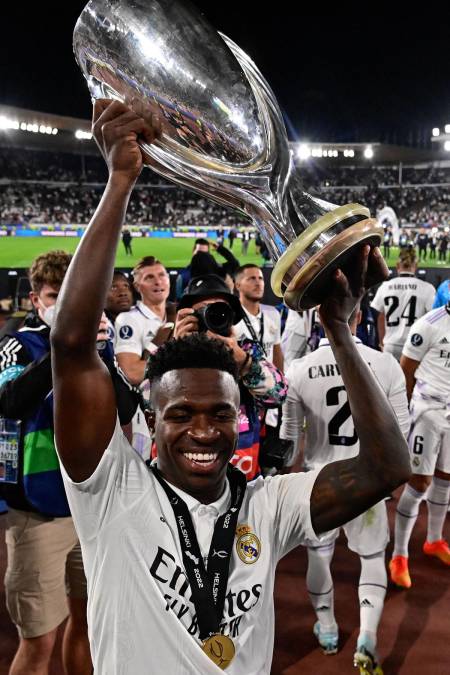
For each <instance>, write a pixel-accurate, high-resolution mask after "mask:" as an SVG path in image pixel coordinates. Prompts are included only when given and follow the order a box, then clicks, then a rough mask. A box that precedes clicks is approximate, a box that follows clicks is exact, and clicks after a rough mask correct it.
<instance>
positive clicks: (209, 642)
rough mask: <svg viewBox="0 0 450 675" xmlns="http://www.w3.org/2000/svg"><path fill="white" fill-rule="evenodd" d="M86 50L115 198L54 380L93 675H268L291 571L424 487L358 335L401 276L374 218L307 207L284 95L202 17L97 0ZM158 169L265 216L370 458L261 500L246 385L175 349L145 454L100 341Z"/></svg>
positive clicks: (155, 382)
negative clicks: (283, 583) (124, 418)
mask: <svg viewBox="0 0 450 675" xmlns="http://www.w3.org/2000/svg"><path fill="white" fill-rule="evenodd" d="M74 51H75V54H76V58H77V60H78V63H79V65H80V67H81V69H82V71H83V73H84V75H85V77H86V80H87V82H88V85H89V88H90V91H91V94H92V96H93V98H94V99H97V100H96V101H95V103H94V117H93V119H94V123H93V133H94V136H95V139H96V142H97V144H98V146H99V148H100V151H101V153H102V154H103V157H104V158H105V161H106V163H107V166H108V170H109V180H108V184H107V186H106V189H105V192H104V195H103V197H102V200H101V202H100V204H99V207H98V208H97V211H96V213H95V214H94V216H93V219H92V221H91V224H90V226H89V228H88V230H87V231H86V234H85V236H84V237H83V239H82V242H81V243H80V245H79V247H78V250H77V253H76V254H75V256H74V259H73V261H72V264H71V267H70V269H69V271H68V274H67V277H66V279H67V282H66V283H65V284H64V286H63V288H62V290H61V295H60V300H59V302H58V307H57V315H56V320H55V325H54V330H53V335H52V365H53V369H54V372H53V377H54V393H55V415H56V417H55V429H56V441H57V447H58V452H59V456H60V459H61V463H62V466H63V469H62V471H63V474H64V480H65V486H66V491H67V494H68V499H69V502H70V506H71V511H72V514H73V518H74V521H75V524H76V527H77V531H78V534H79V538H80V541H81V545H82V549H83V558H84V562H85V568H86V576H87V580H88V595H89V606H88V623H89V636H90V643H91V650H92V657H93V663H94V670H95V673H96V675H116V674H117V675H118V674H119V673H121V675H125V673H129V674H130V675H144V673H148V672H151V673H171V674H173V675H181V674H183V675H185V674H186V673H200V672H201V673H204V674H206V675H208V674H211V675H213V673H218V672H220V671H221V670H225V669H226V670H227V671H228V672H229V673H232V674H233V675H238V674H241V673H246V675H263V674H268V673H269V672H270V667H271V660H272V650H273V640H274V610H273V588H274V576H275V568H276V564H277V562H278V560H279V559H280V558H281V557H282V556H283V555H285V554H286V553H287V552H288V551H290V550H291V549H292V548H294V547H296V546H298V545H299V544H301V543H303V542H304V541H305V540H306V539H308V540H311V539H312V540H314V539H317V538H318V537H319V536H320V534H321V533H323V532H325V531H328V530H330V529H332V528H335V527H338V526H340V525H342V524H343V523H345V522H348V521H349V520H351V519H352V518H354V517H355V516H357V515H358V514H360V513H362V512H363V511H365V510H367V509H368V508H369V507H370V506H371V505H373V504H375V503H376V502H378V501H379V500H380V499H382V498H383V497H385V496H386V495H388V494H390V492H391V491H392V490H393V489H395V487H397V486H398V485H400V484H402V483H404V482H405V481H406V480H408V477H409V475H410V468H409V456H408V450H407V446H406V444H405V442H404V439H403V436H402V434H401V431H400V429H399V427H398V424H397V421H396V419H395V416H394V414H393V412H392V409H391V407H390V405H389V403H388V401H387V399H386V397H385V395H384V393H383V391H382V390H381V388H380V387H379V385H378V383H377V382H376V381H375V379H374V377H373V375H372V373H371V371H370V369H369V368H368V367H367V365H366V364H365V363H364V362H363V361H362V359H361V358H360V356H359V354H358V352H357V350H356V349H355V346H354V342H353V340H352V337H351V334H350V331H349V328H348V324H347V320H348V317H349V315H350V314H351V312H352V311H353V308H354V307H355V305H356V303H357V302H358V300H359V299H360V297H361V296H362V294H363V293H364V291H365V289H366V288H367V287H368V286H369V285H371V284H373V283H377V282H378V281H380V280H381V279H383V278H385V276H386V274H387V268H386V266H385V264H384V261H383V259H382V256H381V254H380V252H379V250H378V248H376V247H377V245H378V243H379V242H380V232H381V229H380V228H379V227H378V225H377V223H376V221H374V220H372V219H371V218H370V217H369V212H368V210H367V209H366V208H365V207H363V206H361V205H358V204H351V205H346V206H344V207H336V206H334V205H332V204H328V203H326V202H324V201H322V200H318V199H315V198H313V197H311V195H308V194H306V193H305V192H303V190H302V188H301V185H300V183H299V181H298V178H297V177H296V175H295V172H294V171H293V164H292V159H291V157H290V154H289V149H288V143H287V136H286V131H285V128H284V123H283V120H282V117H281V113H280V111H279V108H278V105H277V102H276V100H275V98H274V96H273V93H272V92H271V90H270V88H269V86H268V85H267V83H266V81H265V80H264V78H263V77H262V75H261V74H260V73H259V71H258V70H257V68H256V66H255V65H254V64H253V62H252V61H251V60H250V59H249V58H248V56H247V55H246V54H244V53H243V52H242V51H241V50H240V49H239V47H237V45H235V44H234V43H233V42H232V41H231V40H229V39H228V38H226V37H225V36H221V35H219V34H218V33H216V32H215V31H214V29H212V27H211V26H210V25H209V24H208V23H207V22H206V20H205V19H204V18H203V17H202V16H200V15H199V14H198V13H196V11H195V9H194V8H192V6H190V5H187V4H184V3H182V2H173V1H170V0H133V1H130V2H128V1H127V0H124V1H123V2H120V3H111V2H108V1H107V0H91V2H89V4H88V5H87V7H86V8H85V10H84V11H83V13H82V14H81V16H80V19H79V21H78V23H77V26H76V28H75V33H74ZM111 99H114V100H113V101H112V102H111ZM144 164H145V165H147V166H150V167H151V168H152V169H154V170H155V171H157V172H158V173H160V174H162V175H164V176H165V177H166V178H168V179H170V180H173V181H174V182H177V183H179V184H182V185H183V186H185V187H188V188H190V189H194V190H196V191H198V192H200V193H201V194H203V195H206V196H208V197H211V198H213V199H214V200H216V201H218V202H219V203H222V204H226V205H228V206H233V207H234V208H236V209H238V210H240V211H241V212H244V213H245V214H246V215H247V216H250V217H251V218H252V219H253V221H254V223H255V225H256V227H257V228H258V230H259V232H260V234H261V236H262V238H263V239H264V242H265V244H266V246H267V248H268V250H269V252H270V254H271V256H272V259H273V260H274V262H275V263H276V265H275V268H274V273H273V276H272V286H273V288H274V290H275V292H277V293H278V294H279V295H283V296H284V299H285V302H286V303H287V304H288V305H289V306H290V307H292V308H294V309H299V308H308V307H311V306H313V305H317V304H320V305H321V307H320V315H321V321H322V324H323V326H324V328H325V330H326V331H327V335H328V338H329V341H330V344H331V346H332V348H333V351H334V355H335V358H336V362H337V363H338V365H339V368H340V371H341V374H342V378H343V381H344V383H345V386H346V389H347V392H348V397H349V402H350V405H351V409H352V414H353V419H354V422H355V428H356V431H357V433H358V436H359V439H360V453H359V455H358V456H357V457H354V458H352V459H348V460H343V461H340V462H337V463H332V464H330V465H328V466H326V467H324V468H322V469H321V470H317V471H312V472H309V473H308V474H291V475H285V476H277V477H275V478H270V479H266V480H263V479H262V478H259V479H257V480H256V481H254V482H253V483H251V484H250V485H247V484H246V481H245V478H244V477H243V474H241V472H240V471H239V470H236V469H232V468H230V466H229V459H230V458H231V456H232V455H233V451H234V448H235V444H236V438H237V419H238V417H237V415H238V402H239V393H238V387H237V378H238V375H239V373H238V372H237V368H236V364H235V362H234V360H233V358H232V355H231V354H230V353H229V352H228V351H227V349H226V347H225V346H224V345H223V344H222V343H219V342H217V341H215V340H211V339H209V338H208V337H206V336H189V337H186V338H184V339H180V340H173V341H168V342H167V343H166V345H164V346H163V347H161V348H160V349H159V350H158V351H157V352H156V354H154V355H153V356H152V357H151V358H150V359H149V363H148V366H147V376H148V378H149V380H150V383H151V407H152V411H151V413H150V414H149V418H148V423H149V427H150V428H151V430H152V433H153V434H154V437H155V441H156V445H157V447H158V458H157V461H156V462H154V463H152V464H151V465H150V466H147V465H146V464H145V463H143V462H142V460H141V459H140V458H139V457H138V456H137V455H136V454H135V453H134V452H133V451H132V449H131V448H130V446H129V444H128V443H127V441H126V439H125V438H124V436H123V434H122V432H121V429H120V426H119V425H118V424H117V415H116V404H115V400H114V394H113V390H112V387H111V383H110V378H109V375H108V373H107V372H105V371H104V369H103V367H102V365H101V362H100V361H99V359H98V356H97V353H96V349H95V333H96V327H97V325H98V320H99V317H100V315H101V311H102V309H103V306H104V299H105V296H106V293H107V291H108V288H109V285H110V278H111V274H112V270H113V265H114V259H115V253H116V249H117V245H118V242H119V241H120V232H121V227H122V225H123V221H124V218H125V213H126V208H127V204H128V201H129V198H130V194H131V192H132V190H133V186H134V183H135V181H136V179H137V177H138V175H139V174H140V172H141V169H142V167H143V165H144ZM350 260H351V265H347V263H348V262H349V261H350ZM347 267H348V268H349V271H346V269H347ZM92 288H96V289H98V294H97V295H96V296H95V297H93V296H92V293H90V290H91V289H92ZM93 410H95V413H96V414H95V415H92V411H93ZM367 672H370V671H369V670H367Z"/></svg>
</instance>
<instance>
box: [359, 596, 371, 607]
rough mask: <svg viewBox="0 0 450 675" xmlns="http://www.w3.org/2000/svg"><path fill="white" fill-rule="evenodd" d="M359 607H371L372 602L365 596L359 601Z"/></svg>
mask: <svg viewBox="0 0 450 675" xmlns="http://www.w3.org/2000/svg"><path fill="white" fill-rule="evenodd" d="M360 607H371V608H372V609H373V605H372V603H371V602H370V600H367V598H365V599H364V600H363V601H362V602H361V604H360Z"/></svg>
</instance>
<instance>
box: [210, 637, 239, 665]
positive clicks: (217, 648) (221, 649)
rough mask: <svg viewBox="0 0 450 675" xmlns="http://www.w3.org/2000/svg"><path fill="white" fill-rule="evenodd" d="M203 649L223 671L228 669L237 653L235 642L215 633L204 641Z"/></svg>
mask: <svg viewBox="0 0 450 675" xmlns="http://www.w3.org/2000/svg"><path fill="white" fill-rule="evenodd" d="M202 649H203V651H204V652H205V654H206V655H207V656H209V658H210V659H211V661H214V663H215V664H216V666H218V667H219V668H220V669H221V670H225V669H226V668H228V666H229V665H230V663H231V662H232V660H233V659H234V655H235V652H236V650H235V648H234V642H233V640H232V639H231V638H230V637H228V635H222V634H221V633H215V634H214V635H211V636H210V637H209V638H207V639H206V640H204V642H203V645H202Z"/></svg>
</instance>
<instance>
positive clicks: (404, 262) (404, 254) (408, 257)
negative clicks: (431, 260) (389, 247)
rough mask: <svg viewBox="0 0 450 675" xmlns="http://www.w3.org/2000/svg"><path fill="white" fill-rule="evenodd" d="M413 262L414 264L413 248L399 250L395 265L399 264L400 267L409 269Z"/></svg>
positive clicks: (413, 264)
mask: <svg viewBox="0 0 450 675" xmlns="http://www.w3.org/2000/svg"><path fill="white" fill-rule="evenodd" d="M415 264H416V252H415V250H414V249H413V248H411V249H406V250H403V251H400V255H399V256H398V260H397V265H401V266H402V267H406V268H407V269H410V268H411V267H414V266H415Z"/></svg>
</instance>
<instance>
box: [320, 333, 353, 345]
mask: <svg viewBox="0 0 450 675" xmlns="http://www.w3.org/2000/svg"><path fill="white" fill-rule="evenodd" d="M352 338H353V342H355V343H356V344H357V345H362V340H360V339H359V337H356V335H352ZM330 346H331V345H330V342H329V340H328V339H327V338H320V340H319V347H330ZM319 347H318V348H319Z"/></svg>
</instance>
